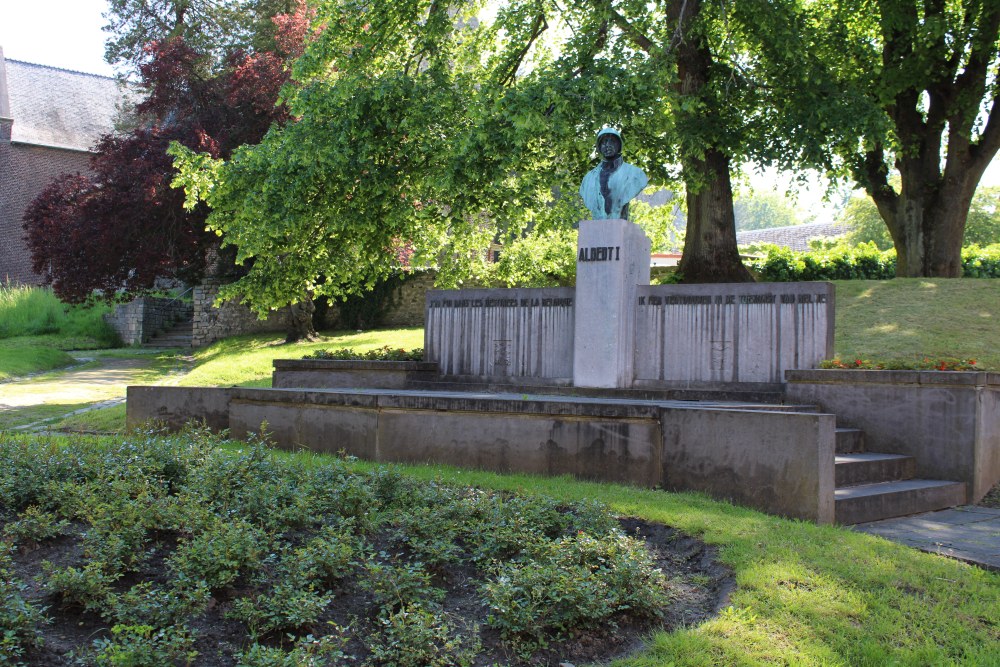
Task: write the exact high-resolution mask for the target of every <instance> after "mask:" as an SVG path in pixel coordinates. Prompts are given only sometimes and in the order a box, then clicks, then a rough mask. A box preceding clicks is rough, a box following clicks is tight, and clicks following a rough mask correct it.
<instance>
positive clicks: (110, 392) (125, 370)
mask: <svg viewBox="0 0 1000 667" xmlns="http://www.w3.org/2000/svg"><path fill="white" fill-rule="evenodd" d="M78 361H82V362H86V361H91V359H87V358H84V357H80V358H78ZM152 362H153V360H152V359H143V358H138V359H137V358H134V357H133V358H125V359H119V358H113V357H106V358H103V359H101V360H100V363H99V364H98V365H86V367H77V368H70V369H69V370H66V371H64V372H58V371H56V372H50V373H45V374H44V375H42V376H35V377H27V378H22V379H20V380H15V381H13V382H4V383H2V384H0V428H3V427H4V426H5V424H16V426H10V428H12V430H32V429H35V428H40V427H43V426H44V425H46V424H50V423H51V422H52V421H53V420H55V419H61V418H63V417H66V416H68V415H71V414H78V413H80V412H86V411H88V410H94V409H97V408H103V407H107V406H109V405H115V404H116V403H121V402H122V401H124V400H125V387H126V386H128V385H130V384H136V383H137V382H136V379H137V378H138V377H139V376H140V375H141V374H142V373H143V372H144V371H145V370H146V369H148V368H149V366H150V365H151V364H152ZM38 406H61V408H62V410H61V411H59V414H58V415H56V414H52V413H47V414H44V418H43V419H39V421H34V422H32V423H27V424H26V423H24V421H25V420H24V418H23V416H22V417H21V418H19V413H24V412H28V411H30V410H31V409H32V408H36V407H38ZM36 413H37V411H36ZM39 416H42V415H39Z"/></svg>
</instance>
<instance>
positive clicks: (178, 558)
mask: <svg viewBox="0 0 1000 667" xmlns="http://www.w3.org/2000/svg"><path fill="white" fill-rule="evenodd" d="M265 544H266V537H265V535H264V534H263V533H262V531H260V530H258V529H257V528H254V527H253V526H251V525H250V524H248V523H247V522H246V521H243V520H240V519H236V520H233V521H225V520H223V519H221V518H219V519H216V520H215V521H214V522H213V523H211V524H210V525H209V526H206V527H205V528H204V529H202V530H200V531H199V532H198V533H196V534H195V535H192V536H191V537H190V538H187V539H182V540H180V541H179V542H178V544H177V549H176V550H175V551H174V553H173V554H172V555H171V557H170V559H169V560H168V564H169V567H170V569H171V571H172V572H173V573H174V574H175V575H177V576H183V577H185V578H187V579H189V580H192V581H199V580H200V581H203V582H205V585H206V586H208V588H209V589H211V590H218V589H220V588H222V587H224V586H228V585H229V584H231V583H232V582H233V581H235V580H236V578H237V577H238V576H240V574H241V573H242V572H243V571H244V569H245V568H248V567H250V566H253V565H256V564H257V563H259V561H260V559H261V556H262V555H263V553H264V548H265Z"/></svg>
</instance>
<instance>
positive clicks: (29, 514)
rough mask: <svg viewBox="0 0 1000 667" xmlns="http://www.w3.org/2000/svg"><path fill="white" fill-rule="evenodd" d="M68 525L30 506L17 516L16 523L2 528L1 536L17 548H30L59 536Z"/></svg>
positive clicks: (62, 520) (53, 515) (34, 506)
mask: <svg viewBox="0 0 1000 667" xmlns="http://www.w3.org/2000/svg"><path fill="white" fill-rule="evenodd" d="M68 525H69V522H68V521H66V520H64V519H60V518H59V517H58V515H56V514H53V513H52V512H46V511H45V510H43V509H41V508H40V507H38V506H37V505H32V506H31V507H28V508H27V509H25V510H24V511H23V512H21V513H20V514H19V515H18V517H17V521H12V522H11V523H8V524H7V525H5V526H4V527H3V536H4V538H5V539H8V540H11V541H13V543H14V544H15V545H17V546H30V545H34V544H37V543H39V542H44V541H45V540H48V539H51V538H53V537H55V536H57V535H59V533H61V532H62V531H63V529H65V528H66V526H68Z"/></svg>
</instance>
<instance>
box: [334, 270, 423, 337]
mask: <svg viewBox="0 0 1000 667" xmlns="http://www.w3.org/2000/svg"><path fill="white" fill-rule="evenodd" d="M408 277H409V274H407V273H405V272H403V271H397V272H394V273H391V274H389V275H388V276H386V277H385V278H383V279H381V280H377V281H375V284H374V285H372V287H371V289H369V290H365V292H363V293H361V294H350V293H349V294H345V295H344V297H343V299H342V300H341V301H340V302H339V303H337V311H338V313H339V316H338V317H337V325H338V326H339V327H340V328H342V329H362V330H364V329H374V328H375V327H377V326H378V325H380V324H381V323H382V318H384V317H385V314H386V311H387V310H388V309H389V308H390V307H391V306H392V303H393V295H394V294H395V292H396V290H398V289H399V288H400V287H402V285H403V283H404V282H406V279H407V278H408Z"/></svg>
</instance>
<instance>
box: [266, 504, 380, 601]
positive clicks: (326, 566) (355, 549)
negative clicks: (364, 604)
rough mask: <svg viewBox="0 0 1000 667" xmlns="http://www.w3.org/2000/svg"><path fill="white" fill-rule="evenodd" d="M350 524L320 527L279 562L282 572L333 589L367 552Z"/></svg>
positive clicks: (346, 522)
mask: <svg viewBox="0 0 1000 667" xmlns="http://www.w3.org/2000/svg"><path fill="white" fill-rule="evenodd" d="M353 528H354V522H353V521H352V520H348V521H345V522H343V523H340V524H338V525H333V526H324V527H323V528H322V529H321V530H320V532H319V535H317V536H316V537H313V538H311V539H309V540H308V541H306V543H305V544H303V545H302V546H300V547H298V548H296V549H294V550H292V552H291V553H290V554H288V555H287V556H286V557H285V558H284V559H283V563H282V566H283V569H284V570H285V572H286V573H287V574H288V575H289V576H292V577H301V578H303V579H305V580H306V581H309V582H315V583H318V584H321V585H323V586H334V585H335V584H336V583H337V582H338V581H340V580H341V579H342V578H343V577H345V576H347V574H348V573H350V572H351V570H352V569H353V568H354V566H355V565H356V564H358V563H359V562H360V561H361V560H362V559H363V558H364V557H365V554H366V551H367V547H366V545H365V542H364V540H363V539H362V538H361V537H360V536H358V535H355V534H354V531H353Z"/></svg>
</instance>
